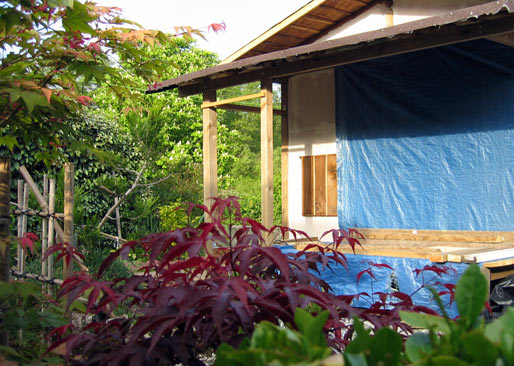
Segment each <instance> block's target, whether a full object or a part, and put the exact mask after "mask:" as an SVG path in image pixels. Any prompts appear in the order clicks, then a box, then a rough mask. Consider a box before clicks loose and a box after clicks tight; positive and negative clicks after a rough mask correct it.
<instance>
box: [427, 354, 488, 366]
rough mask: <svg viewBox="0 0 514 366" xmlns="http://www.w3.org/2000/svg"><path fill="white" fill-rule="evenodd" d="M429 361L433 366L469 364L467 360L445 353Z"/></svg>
mask: <svg viewBox="0 0 514 366" xmlns="http://www.w3.org/2000/svg"><path fill="white" fill-rule="evenodd" d="M431 361H432V362H431V363H430V365H434V366H469V364H468V363H467V362H464V361H461V360H459V359H458V358H456V357H453V356H446V355H441V356H435V357H433V358H432V359H431ZM491 366H492V365H491Z"/></svg>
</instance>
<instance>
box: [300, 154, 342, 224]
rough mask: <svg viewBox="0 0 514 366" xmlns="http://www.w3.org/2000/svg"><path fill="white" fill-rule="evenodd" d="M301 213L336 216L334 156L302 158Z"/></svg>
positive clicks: (335, 166)
mask: <svg viewBox="0 0 514 366" xmlns="http://www.w3.org/2000/svg"><path fill="white" fill-rule="evenodd" d="M302 183H303V184H302V199H303V201H302V202H303V205H302V208H303V209H302V213H303V215H304V216H337V161H336V155H335V154H330V155H315V156H304V157H302Z"/></svg>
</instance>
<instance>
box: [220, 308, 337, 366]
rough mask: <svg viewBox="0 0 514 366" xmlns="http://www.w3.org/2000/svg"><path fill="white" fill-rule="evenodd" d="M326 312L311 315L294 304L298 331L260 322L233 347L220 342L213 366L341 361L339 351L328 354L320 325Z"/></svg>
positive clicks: (279, 365)
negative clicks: (251, 332)
mask: <svg viewBox="0 0 514 366" xmlns="http://www.w3.org/2000/svg"><path fill="white" fill-rule="evenodd" d="M328 315H329V314H328V312H327V311H325V312H322V313H320V314H318V315H317V316H312V315H311V314H309V313H308V312H307V311H305V310H303V309H301V308H298V309H296V312H295V315H294V321H295V324H296V326H297V327H298V331H295V330H292V329H290V328H289V327H280V326H278V325H275V324H273V323H270V322H267V321H263V322H261V323H260V324H259V325H258V326H257V327H256V328H255V331H254V332H253V334H252V337H251V338H250V339H248V338H245V339H244V340H243V341H242V342H241V345H240V346H239V348H238V349H237V350H236V349H234V348H233V347H232V346H230V345H228V344H226V343H223V344H222V345H221V346H220V347H219V348H218V351H217V353H216V364H215V365H216V366H238V365H240V366H266V365H274V366H285V365H298V366H300V365H302V366H316V365H319V366H322V365H333V366H337V365H341V366H342V365H343V364H344V363H343V359H342V357H341V356H340V355H334V356H332V357H329V356H330V355H332V353H333V352H332V349H331V348H330V347H328V346H327V343H326V339H325V334H324V333H323V326H324V325H325V322H326V321H327V319H328Z"/></svg>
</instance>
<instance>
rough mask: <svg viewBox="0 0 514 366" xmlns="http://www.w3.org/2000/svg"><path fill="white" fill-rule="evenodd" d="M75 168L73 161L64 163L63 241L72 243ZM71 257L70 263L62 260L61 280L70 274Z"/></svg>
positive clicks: (71, 266)
mask: <svg viewBox="0 0 514 366" xmlns="http://www.w3.org/2000/svg"><path fill="white" fill-rule="evenodd" d="M74 176H75V169H74V166H73V163H66V164H65V165H64V242H65V243H68V245H73V201H74V190H75V184H74V183H75V180H74ZM72 271H73V258H71V259H70V263H69V264H68V263H66V261H64V262H63V280H66V279H67V278H68V277H70V276H71V274H72Z"/></svg>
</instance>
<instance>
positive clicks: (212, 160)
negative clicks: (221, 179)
mask: <svg viewBox="0 0 514 366" xmlns="http://www.w3.org/2000/svg"><path fill="white" fill-rule="evenodd" d="M203 101H204V102H215V101H216V90H211V91H206V92H204V93H203ZM202 112H203V201H204V204H205V205H206V206H207V207H209V208H210V207H211V206H212V201H211V200H209V198H210V197H216V196H217V195H218V148H217V134H218V132H217V130H218V113H217V112H216V109H215V108H204V109H203V111H202ZM208 220H209V218H207V217H206V221H208ZM207 250H208V251H209V252H212V243H207Z"/></svg>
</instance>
